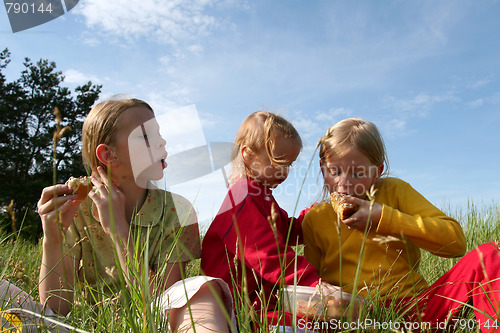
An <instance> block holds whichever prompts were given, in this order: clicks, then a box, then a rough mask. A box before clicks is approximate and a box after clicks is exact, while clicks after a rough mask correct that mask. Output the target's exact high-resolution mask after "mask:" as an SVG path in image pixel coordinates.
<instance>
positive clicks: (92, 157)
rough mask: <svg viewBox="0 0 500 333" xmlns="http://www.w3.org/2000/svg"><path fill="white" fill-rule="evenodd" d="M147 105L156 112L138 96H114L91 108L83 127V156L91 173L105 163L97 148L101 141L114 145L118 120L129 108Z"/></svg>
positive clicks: (104, 166)
mask: <svg viewBox="0 0 500 333" xmlns="http://www.w3.org/2000/svg"><path fill="white" fill-rule="evenodd" d="M138 106H142V107H146V108H148V109H149V110H151V112H154V111H153V109H152V108H151V106H149V104H148V103H146V102H144V101H142V100H140V99H136V98H112V99H108V100H106V101H104V102H101V103H99V104H97V105H96V106H94V107H93V108H92V110H90V112H89V114H88V115H87V118H86V119H85V122H84V123H83V128H82V157H83V162H84V164H85V166H86V168H87V169H90V170H87V171H88V172H89V173H90V172H91V171H96V170H97V167H98V166H102V167H103V168H104V169H105V170H106V165H104V164H103V163H102V162H101V161H99V159H98V158H97V156H96V148H97V146H98V145H100V144H101V143H104V144H107V145H110V146H112V145H113V144H114V143H115V140H116V133H117V132H118V126H117V124H118V120H119V118H120V116H121V115H122V114H123V113H124V112H125V111H126V110H128V109H130V108H133V107H138Z"/></svg>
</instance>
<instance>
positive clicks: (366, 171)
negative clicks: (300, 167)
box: [320, 148, 384, 199]
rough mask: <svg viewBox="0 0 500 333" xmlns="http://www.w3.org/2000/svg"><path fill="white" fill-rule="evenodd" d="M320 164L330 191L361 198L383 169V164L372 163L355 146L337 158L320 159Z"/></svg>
mask: <svg viewBox="0 0 500 333" xmlns="http://www.w3.org/2000/svg"><path fill="white" fill-rule="evenodd" d="M320 165H321V172H322V173H323V177H324V178H325V185H326V187H327V188H328V190H329V191H330V193H332V192H334V191H335V192H339V193H343V194H347V195H351V196H355V197H358V198H362V199H364V198H365V197H366V191H368V190H369V189H370V187H371V186H372V185H373V184H375V183H376V182H377V180H378V178H379V177H380V175H381V174H382V171H383V170H384V166H383V165H378V166H377V165H374V164H372V163H371V162H370V159H369V158H368V157H367V156H366V155H364V154H363V153H362V152H360V151H359V150H358V149H355V148H353V149H351V150H350V151H349V152H348V153H347V154H345V155H344V156H343V157H341V158H339V159H336V160H329V161H326V162H323V161H322V162H321V163H320Z"/></svg>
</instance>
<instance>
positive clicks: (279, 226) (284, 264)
mask: <svg viewBox="0 0 500 333" xmlns="http://www.w3.org/2000/svg"><path fill="white" fill-rule="evenodd" d="M301 148H302V140H301V139H300V136H299V134H298V133H297V131H296V130H295V128H294V127H293V125H292V124H291V123H289V122H288V121H287V120H285V119H284V118H282V117H280V116H278V115H275V114H272V113H269V112H255V113H253V114H251V115H250V116H248V117H247V119H245V121H244V122H243V123H242V125H241V126H240V129H239V131H238V133H237V135H236V139H235V149H234V150H233V168H232V171H231V175H230V183H231V187H230V189H229V191H228V194H227V196H226V198H225V199H224V202H223V204H222V207H221V208H220V210H219V212H218V214H217V216H216V217H215V219H214V220H213V222H212V224H211V226H210V228H209V229H208V231H207V234H206V235H205V238H204V240H203V246H202V259H201V267H202V269H203V271H204V272H205V274H208V275H210V276H214V277H219V278H221V279H223V280H224V281H226V283H227V284H228V285H230V286H233V290H232V291H233V295H235V296H236V295H239V297H244V295H243V294H242V292H243V291H245V292H248V295H249V298H250V301H251V302H252V305H253V306H254V308H255V309H256V310H257V311H267V312H268V313H267V317H268V319H269V320H270V321H272V322H273V323H275V322H276V321H277V320H276V319H277V316H278V313H277V312H276V313H274V310H275V305H276V298H275V295H276V293H277V292H278V289H279V288H280V282H281V283H282V284H284V285H288V284H291V285H293V284H298V285H303V286H316V285H317V284H318V281H319V276H318V275H317V274H316V270H315V268H314V267H313V266H312V265H311V264H310V263H309V262H308V261H307V260H306V259H305V258H304V257H303V256H298V255H296V253H295V251H294V250H293V249H292V247H291V245H296V244H301V243H302V232H301V222H302V219H303V216H304V214H305V211H303V212H302V213H301V214H300V216H299V218H297V219H295V218H293V217H292V218H290V217H289V216H288V214H287V213H286V212H285V211H284V210H283V209H281V208H280V207H279V205H278V203H277V202H276V200H275V199H274V197H273V194H272V190H273V189H274V188H276V187H277V186H278V185H279V184H281V183H282V182H283V181H284V180H285V179H286V178H287V177H288V172H289V168H290V166H291V165H292V163H293V162H294V161H295V160H296V159H297V156H298V155H299V152H300V150H301ZM244 284H245V287H244V288H243V285H244ZM286 322H287V325H289V322H290V318H289V317H288V319H287V320H286Z"/></svg>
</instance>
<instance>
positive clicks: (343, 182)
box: [337, 172, 351, 193]
mask: <svg viewBox="0 0 500 333" xmlns="http://www.w3.org/2000/svg"><path fill="white" fill-rule="evenodd" d="M350 186H351V181H350V179H349V176H348V174H347V172H344V173H342V174H341V175H340V176H339V178H338V183H337V192H341V193H348V192H349V187H350Z"/></svg>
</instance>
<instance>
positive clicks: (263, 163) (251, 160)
mask: <svg viewBox="0 0 500 333" xmlns="http://www.w3.org/2000/svg"><path fill="white" fill-rule="evenodd" d="M300 148H301V147H300V146H299V145H298V144H297V143H296V142H295V141H294V140H292V139H286V138H284V137H283V134H281V133H277V134H276V136H275V144H274V149H273V151H272V154H273V156H276V157H279V158H280V159H284V160H285V161H286V163H285V164H283V165H279V166H275V165H273V164H272V163H271V161H270V160H269V156H268V155H267V151H266V149H265V148H262V149H261V150H260V151H258V152H257V153H253V154H252V155H251V156H250V157H248V158H246V159H245V165H246V166H247V168H248V169H249V172H250V173H251V176H252V178H253V179H254V180H255V181H256V182H258V183H260V184H262V185H264V186H265V187H268V188H275V187H277V186H278V185H279V184H281V183H282V182H284V181H285V179H286V178H287V177H288V173H289V172H290V166H291V165H292V163H293V162H295V160H296V159H297V157H298V156H299V153H300Z"/></svg>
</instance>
